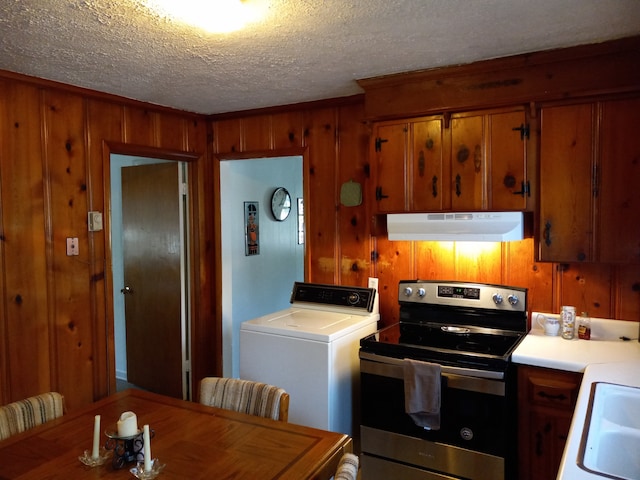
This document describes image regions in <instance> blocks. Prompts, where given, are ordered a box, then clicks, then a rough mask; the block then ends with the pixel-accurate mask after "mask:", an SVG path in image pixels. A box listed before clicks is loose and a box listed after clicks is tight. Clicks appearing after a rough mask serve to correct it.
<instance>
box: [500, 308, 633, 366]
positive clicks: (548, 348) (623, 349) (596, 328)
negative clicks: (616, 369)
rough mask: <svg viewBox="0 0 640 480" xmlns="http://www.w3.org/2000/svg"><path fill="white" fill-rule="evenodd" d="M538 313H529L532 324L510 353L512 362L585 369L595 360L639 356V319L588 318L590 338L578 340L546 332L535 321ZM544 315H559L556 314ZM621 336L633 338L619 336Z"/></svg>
mask: <svg viewBox="0 0 640 480" xmlns="http://www.w3.org/2000/svg"><path fill="white" fill-rule="evenodd" d="M537 314H538V312H533V313H532V314H531V318H532V319H533V320H532V322H531V323H532V328H531V330H530V331H529V333H528V334H527V336H526V337H525V338H524V340H522V342H520V345H518V347H517V348H516V349H515V350H514V352H513V355H512V356H511V360H512V361H513V362H515V363H520V364H523V365H533V366H536V367H545V368H555V369H557V370H565V371H568V372H584V371H585V368H586V367H587V366H588V365H591V364H595V363H611V362H626V361H629V360H640V342H638V341H637V339H638V322H628V321H622V320H606V319H598V318H594V319H592V320H591V340H580V339H578V337H577V336H576V337H575V338H574V339H572V340H565V339H564V338H562V337H561V336H560V335H558V336H555V337H552V336H548V335H545V334H544V332H543V330H542V327H540V326H539V325H538V324H537V322H536V321H535V318H536V316H537ZM543 315H547V316H555V317H558V315H557V314H556V315H552V314H546V313H544V314H543ZM621 336H626V337H627V338H631V339H632V340H627V341H625V340H620V337H621Z"/></svg>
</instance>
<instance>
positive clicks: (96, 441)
mask: <svg viewBox="0 0 640 480" xmlns="http://www.w3.org/2000/svg"><path fill="white" fill-rule="evenodd" d="M98 457H100V415H96V416H95V418H94V419H93V449H92V450H91V458H93V459H94V460H96V459H97V458H98Z"/></svg>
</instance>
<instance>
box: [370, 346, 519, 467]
mask: <svg viewBox="0 0 640 480" xmlns="http://www.w3.org/2000/svg"><path fill="white" fill-rule="evenodd" d="M360 371H361V392H362V393H361V399H362V400H361V401H362V407H361V411H362V412H361V413H362V426H361V441H362V453H363V465H362V468H363V477H364V478H367V480H370V479H371V480H375V479H377V478H391V477H389V476H388V475H386V473H388V472H387V470H388V469H389V468H391V469H392V470H393V473H394V474H396V475H397V476H396V477H395V478H408V479H414V478H415V479H440V478H443V479H450V478H451V479H457V478H465V479H473V480H498V479H505V478H509V476H506V477H505V475H506V474H505V472H506V471H508V470H509V469H510V468H511V467H510V466H509V465H507V463H508V462H509V463H510V462H511V458H514V457H513V456H512V453H515V452H516V450H515V446H514V443H515V436H516V430H515V425H516V423H517V422H516V421H515V420H516V419H515V414H514V408H513V407H514V406H515V403H514V404H513V406H512V405H511V399H510V396H511V395H510V394H508V393H509V392H507V389H506V386H507V382H505V379H503V378H502V377H503V375H504V372H492V371H484V370H474V369H469V368H458V367H448V366H442V391H441V408H440V424H441V426H440V429H439V430H425V429H424V428H422V427H419V426H417V425H416V424H415V423H414V422H413V420H412V419H411V417H410V416H409V415H407V414H406V413H405V407H404V380H403V378H404V376H403V361H402V359H397V358H392V357H386V356H382V355H377V354H373V353H369V352H363V351H361V352H360ZM487 377H489V378H487ZM491 377H495V378H491ZM507 459H509V460H507ZM381 463H382V464H383V465H381ZM407 469H411V471H407ZM383 472H386V473H384V474H383ZM429 472H431V473H429ZM418 475H421V476H418ZM428 475H429V476H428Z"/></svg>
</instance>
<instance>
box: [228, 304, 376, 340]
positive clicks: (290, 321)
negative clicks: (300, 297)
mask: <svg viewBox="0 0 640 480" xmlns="http://www.w3.org/2000/svg"><path fill="white" fill-rule="evenodd" d="M379 318H380V315H378V314H371V315H350V314H348V313H343V312H330V311H322V310H315V309H305V308H295V307H292V308H289V309H286V310H281V311H279V312H274V313H270V314H268V315H264V316H262V317H258V318H255V319H253V320H248V321H246V322H243V323H242V324H241V326H240V329H241V330H244V331H253V332H262V333H269V334H272V335H281V336H287V337H296V338H306V339H309V340H316V341H319V342H332V341H334V340H335V339H337V338H340V337H342V336H344V335H347V334H349V333H351V332H354V331H356V330H359V329H361V328H363V327H365V326H368V325H370V324H374V325H375V324H376V322H377V321H378V319H379Z"/></svg>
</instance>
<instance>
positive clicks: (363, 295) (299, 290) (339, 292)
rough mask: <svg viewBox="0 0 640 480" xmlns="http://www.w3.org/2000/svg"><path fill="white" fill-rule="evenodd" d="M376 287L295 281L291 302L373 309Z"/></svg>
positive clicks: (368, 310) (369, 310)
mask: <svg viewBox="0 0 640 480" xmlns="http://www.w3.org/2000/svg"><path fill="white" fill-rule="evenodd" d="M375 296H376V290H375V289H374V288H364V287H348V286H342V285H327V284H321V283H303V282H295V283H294V284H293V291H292V292H291V300H290V303H292V304H293V303H300V302H303V303H312V304H317V305H327V306H336V307H346V308H353V309H359V310H365V311H367V312H372V311H373V305H374V300H375Z"/></svg>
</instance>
